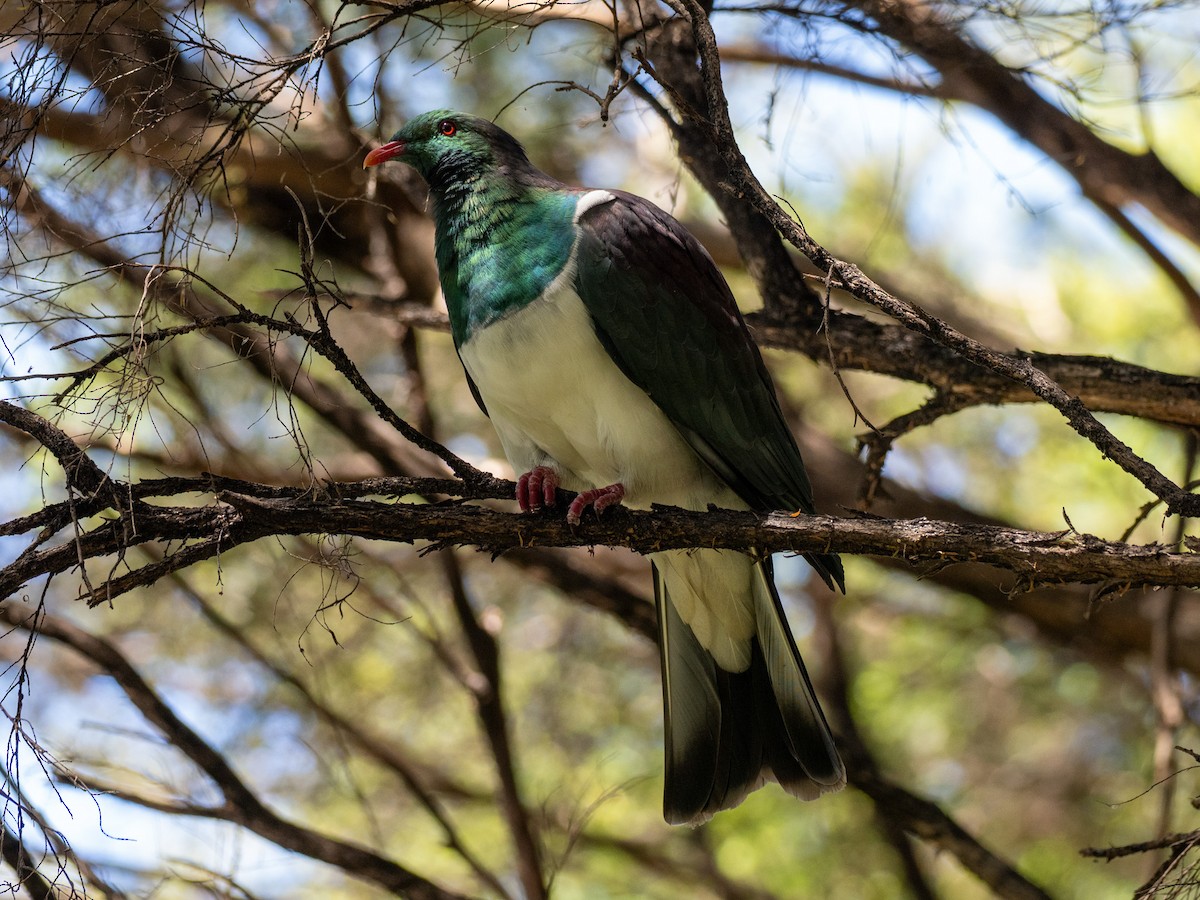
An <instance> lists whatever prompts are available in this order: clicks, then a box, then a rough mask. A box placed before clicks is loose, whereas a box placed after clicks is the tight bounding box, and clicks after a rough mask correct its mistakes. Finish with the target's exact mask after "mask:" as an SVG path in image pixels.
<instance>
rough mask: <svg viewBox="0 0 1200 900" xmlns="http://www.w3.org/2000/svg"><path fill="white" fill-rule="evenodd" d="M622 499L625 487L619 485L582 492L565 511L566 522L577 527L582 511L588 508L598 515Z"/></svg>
mask: <svg viewBox="0 0 1200 900" xmlns="http://www.w3.org/2000/svg"><path fill="white" fill-rule="evenodd" d="M624 497H625V485H623V484H620V483H618V484H610V485H609V486H608V487H602V488H592V489H591V490H590V491H582V492H581V493H579V494H577V495H576V497H575V499H574V500H572V501H571V506H570V508H569V509H567V521H568V522H570V523H571V524H572V525H578V524H579V520H580V518H581V517H582V516H583V511H584V510H585V509H587V508H588V507H589V506H590V507H592V509H594V510H596V515H600V513H602V512H604V511H605V510H606V509H608V508H609V507H610V506H616V505H617V504H618V503H620V502H621V500H623V499H624Z"/></svg>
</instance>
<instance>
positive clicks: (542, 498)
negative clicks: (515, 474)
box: [517, 466, 558, 512]
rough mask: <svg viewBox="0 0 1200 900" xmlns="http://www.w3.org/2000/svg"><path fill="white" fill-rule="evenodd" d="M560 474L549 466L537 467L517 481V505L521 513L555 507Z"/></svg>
mask: <svg viewBox="0 0 1200 900" xmlns="http://www.w3.org/2000/svg"><path fill="white" fill-rule="evenodd" d="M556 490H558V473H557V472H555V471H554V470H553V469H551V468H550V467H549V466H536V467H535V468H534V469H533V471H531V472H526V473H525V474H524V475H522V476H521V477H520V478H519V479H518V480H517V504H518V505H519V506H520V507H521V512H532V511H534V510H539V509H541V508H542V507H546V506H553V505H554V492H555V491H556Z"/></svg>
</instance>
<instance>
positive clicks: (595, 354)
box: [460, 278, 743, 509]
mask: <svg viewBox="0 0 1200 900" xmlns="http://www.w3.org/2000/svg"><path fill="white" fill-rule="evenodd" d="M569 283H570V282H569V281H568V280H567V279H566V278H563V279H561V280H559V281H557V282H556V284H555V285H554V286H553V287H554V288H557V290H554V289H552V290H550V291H547V293H546V295H544V296H543V297H542V298H540V299H539V300H536V301H535V302H533V303H531V304H530V305H529V306H527V307H525V308H524V309H522V310H520V311H518V312H516V313H513V314H512V315H510V316H508V317H506V318H505V319H503V320H501V321H499V322H496V323H494V324H493V325H491V326H489V327H488V328H487V329H485V330H484V331H483V332H481V333H479V334H477V335H475V336H473V337H472V338H471V339H470V340H469V341H467V342H466V343H465V344H464V345H463V346H462V347H461V348H460V355H461V356H462V360H463V364H464V365H465V366H466V369H467V372H468V373H470V376H471V379H472V380H473V381H474V382H475V385H476V386H477V387H478V388H479V393H480V395H481V396H482V397H483V402H484V404H485V405H486V406H487V410H488V414H489V415H490V416H491V419H492V423H493V425H494V426H495V428H496V431H497V432H498V433H499V435H500V440H501V442H502V443H503V444H504V451H505V454H506V455H507V456H508V459H509V462H510V463H512V466H513V468H514V470H516V473H517V474H521V473H523V472H527V471H529V470H530V469H532V468H533V467H534V466H538V465H549V466H552V467H554V468H555V469H557V470H558V472H559V475H560V478H561V480H562V484H563V487H566V488H570V489H572V490H583V489H586V488H592V487H603V486H605V485H608V484H613V483H616V482H620V483H621V484H623V485H625V502H626V504H627V505H629V506H635V507H647V506H649V505H650V504H651V503H667V504H671V505H674V506H683V507H688V508H692V509H704V508H706V506H707V504H709V503H717V504H719V505H722V506H726V507H729V506H733V507H735V508H736V507H741V506H743V504H742V503H741V502H740V501H739V500H738V498H737V497H736V495H734V494H733V492H732V491H730V490H729V489H728V488H727V487H726V486H725V485H724V483H723V482H721V481H720V480H719V479H717V478H716V476H715V475H714V474H713V473H712V471H711V470H710V469H709V468H708V467H707V466H705V465H704V463H702V462H701V461H700V459H699V457H697V456H696V454H695V453H694V452H693V451H692V449H691V448H690V447H689V446H688V445H687V443H686V441H684V439H683V437H682V435H680V433H679V431H678V430H677V429H676V428H675V426H674V425H672V424H671V422H670V420H668V419H667V417H666V416H665V415H664V414H663V412H662V410H660V409H659V408H658V407H657V406H656V405H655V404H654V402H653V401H651V399H650V398H649V396H647V395H646V393H645V392H644V391H642V390H641V389H640V388H639V387H637V386H636V385H634V384H633V382H631V381H630V380H629V379H628V378H626V377H625V376H624V375H623V374H622V373H621V370H620V369H618V368H617V366H616V364H615V363H614V362H613V361H612V359H611V358H610V357H609V355H608V353H607V352H606V351H605V349H604V347H603V346H602V345H601V344H600V341H599V339H598V338H597V337H596V335H595V332H594V331H593V327H592V323H591V319H590V317H589V316H588V313H587V309H586V308H585V307H584V305H583V301H582V300H580V299H579V296H578V295H577V294H576V293H575V292H574V290H572V289H571V288H570V287H569V286H567V285H569Z"/></svg>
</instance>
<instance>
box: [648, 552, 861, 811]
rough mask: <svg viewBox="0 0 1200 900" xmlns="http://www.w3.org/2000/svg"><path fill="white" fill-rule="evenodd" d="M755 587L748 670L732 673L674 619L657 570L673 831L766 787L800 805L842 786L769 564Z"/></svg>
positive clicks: (758, 571) (667, 794)
mask: <svg viewBox="0 0 1200 900" xmlns="http://www.w3.org/2000/svg"><path fill="white" fill-rule="evenodd" d="M754 578H755V587H754V603H755V616H756V626H757V633H756V635H755V636H754V637H753V638H751V653H750V665H749V667H748V668H747V669H746V670H745V671H742V672H729V671H726V670H724V669H722V668H721V667H720V666H718V665H717V663H716V662H715V660H714V659H713V657H712V655H711V654H710V653H709V652H708V651H707V650H705V649H704V647H703V646H701V644H700V642H699V641H698V640H697V639H696V636H695V635H694V634H693V632H692V630H691V628H690V627H689V626H688V625H687V623H685V622H684V621H683V620H682V619H681V618H680V616H679V613H678V612H677V611H676V608H675V603H674V602H672V600H671V598H670V595H669V593H668V590H667V584H666V582H665V580H664V579H663V577H662V574H661V573H660V572H659V570H658V567H657V566H655V567H654V593H655V600H656V602H657V605H658V618H659V632H660V633H659V644H660V647H661V652H662V672H663V700H664V713H665V715H664V720H665V730H666V766H665V769H666V786H665V790H664V794H663V815H664V816H665V817H666V819H667V821H668V822H671V823H672V824H682V823H689V824H700V823H702V822H704V821H706V820H707V819H709V818H710V817H711V816H712V815H713V814H714V813H716V812H718V811H720V810H722V809H729V808H731V807H734V806H737V805H738V804H739V803H740V802H741V801H742V800H743V799H745V797H746V795H747V794H748V793H750V792H751V791H753V790H755V789H757V788H758V787H761V786H762V785H763V784H764V783H765V782H766V781H768V780H770V781H777V782H779V783H780V784H781V785H782V786H783V787H784V789H785V790H787V791H788V792H789V793H791V794H794V795H795V796H798V797H801V798H804V799H814V798H816V797H818V796H820V795H821V794H823V793H825V792H827V791H832V790H837V789H838V788H840V787H842V785H844V784H845V771H844V769H843V768H842V764H841V760H840V759H839V758H838V755H837V750H836V749H835V748H834V745H833V738H832V736H831V735H830V732H829V726H828V724H827V723H826V721H825V717H824V715H823V714H822V713H821V708H820V706H819V705H818V704H817V700H816V695H815V694H814V692H813V687H812V683H811V682H810V680H809V678H808V673H807V672H806V671H805V669H804V663H803V662H802V661H801V659H800V655H799V653H798V652H797V650H796V645H795V641H794V640H793V639H792V636H791V632H790V631H789V630H788V627H787V622H786V619H784V618H783V607H782V606H781V605H780V603H779V597H778V594H777V593H776V592H775V586H774V583H773V580H772V578H771V568H770V563H769V562H766V563H760V564H758V565H757V566H755V575H754ZM673 588H674V589H676V590H678V589H679V586H678V585H674V586H673Z"/></svg>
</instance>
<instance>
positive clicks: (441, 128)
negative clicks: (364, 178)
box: [363, 109, 536, 190]
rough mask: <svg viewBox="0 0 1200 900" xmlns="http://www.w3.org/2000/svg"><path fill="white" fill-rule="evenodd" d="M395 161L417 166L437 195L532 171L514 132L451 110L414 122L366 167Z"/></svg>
mask: <svg viewBox="0 0 1200 900" xmlns="http://www.w3.org/2000/svg"><path fill="white" fill-rule="evenodd" d="M391 159H396V160H399V161H400V162H403V163H407V164H408V165H410V166H412V167H413V168H414V169H416V170H417V172H418V173H419V174H420V175H421V177H422V178H424V179H425V180H426V181H428V182H429V185H430V187H432V188H433V189H434V190H439V189H445V188H447V187H450V186H451V185H453V184H454V183H456V182H464V181H470V180H474V179H476V178H479V177H482V176H488V175H498V176H509V177H512V176H519V175H520V174H522V173H524V172H526V171H529V170H532V166H531V165H530V163H529V159H528V158H527V157H526V156H525V151H524V149H522V147H521V145H520V144H519V143H518V142H517V140H516V139H515V138H514V137H512V135H510V134H509V133H508V132H506V131H504V130H503V129H502V128H500V127H499V126H497V125H493V124H492V123H491V122H489V121H487V120H486V119H480V118H477V117H476V116H468V115H464V114H463V113H457V112H452V111H451V110H448V109H435V110H433V111H432V112H427V113H422V114H421V115H419V116H415V117H413V118H411V119H409V120H408V122H407V123H406V124H405V125H404V127H403V128H401V129H400V130H399V131H397V132H396V133H395V134H394V135H392V139H391V140H390V141H388V142H387V143H386V144H384V145H383V146H382V147H376V148H375V149H374V150H372V151H371V152H370V153H368V154H367V156H366V158H365V159H364V160H363V168H367V167H369V166H377V165H379V164H380V163H383V162H387V161H388V160H391ZM534 171H536V170H534Z"/></svg>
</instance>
